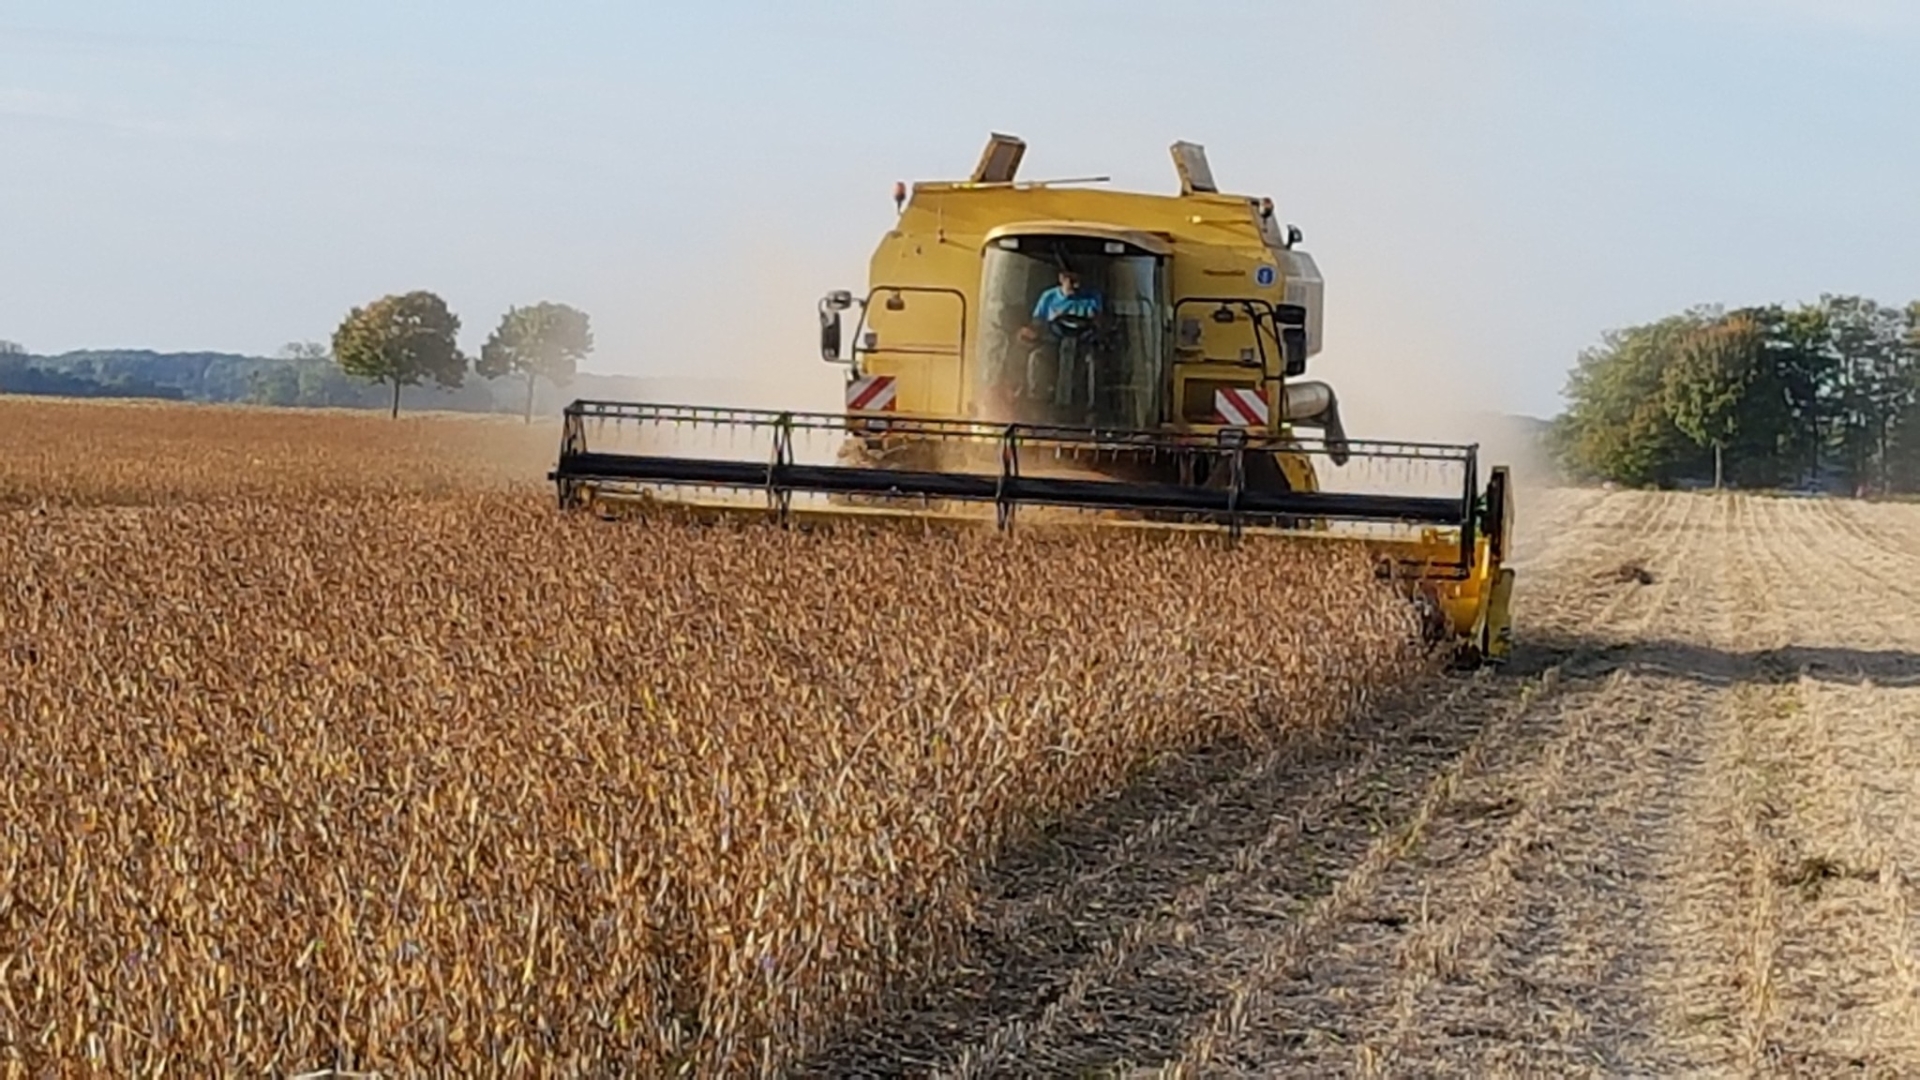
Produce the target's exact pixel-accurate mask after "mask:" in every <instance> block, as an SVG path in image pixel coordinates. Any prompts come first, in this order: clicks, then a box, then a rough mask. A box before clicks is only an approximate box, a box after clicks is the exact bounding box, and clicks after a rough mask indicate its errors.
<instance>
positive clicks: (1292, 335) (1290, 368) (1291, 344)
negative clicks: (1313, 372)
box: [1280, 326, 1307, 378]
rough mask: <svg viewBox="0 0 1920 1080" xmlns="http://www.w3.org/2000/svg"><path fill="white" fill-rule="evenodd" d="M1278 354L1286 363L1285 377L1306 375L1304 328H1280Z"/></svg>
mask: <svg viewBox="0 0 1920 1080" xmlns="http://www.w3.org/2000/svg"><path fill="white" fill-rule="evenodd" d="M1280 353H1281V355H1282V356H1284V357H1285V358H1286V361H1287V367H1286V372H1287V377H1288V378H1293V377H1294V376H1296V375H1305V374H1306V373H1307V328H1306V327H1304V326H1283V327H1281V328H1280Z"/></svg>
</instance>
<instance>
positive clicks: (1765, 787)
mask: <svg viewBox="0 0 1920 1080" xmlns="http://www.w3.org/2000/svg"><path fill="white" fill-rule="evenodd" d="M1521 512H1522V515H1523V521H1524V523H1525V529H1524V532H1525V534H1526V535H1525V536H1523V538H1522V542H1521V543H1520V545H1519V550H1518V551H1517V552H1516V559H1515V565H1516V567H1517V569H1518V571H1519V574H1520V591H1519V595H1518V596H1517V598H1516V620H1517V632H1518V635H1519V638H1520V640H1521V641H1522V642H1523V643H1524V645H1523V647H1522V649H1521V650H1520V652H1519V653H1518V655H1517V656H1516V658H1515V661H1514V663H1513V664H1512V665H1510V666H1509V667H1508V668H1507V669H1506V670H1504V671H1502V672H1499V673H1479V674H1476V675H1473V676H1469V677H1453V678H1449V679H1445V680H1436V681H1435V682H1434V683H1433V684H1432V685H1431V686H1428V687H1426V688H1424V690H1423V691H1422V692H1421V693H1419V694H1416V695H1413V696H1412V697H1410V698H1409V699H1408V700H1406V701H1403V702H1401V703H1399V704H1397V705H1396V706H1394V707H1393V708H1390V709H1386V710H1383V711H1381V712H1380V713H1378V714H1377V715H1374V716H1372V717H1369V718H1368V719H1367V720H1365V721H1364V722H1363V723H1361V724H1359V725H1357V726H1355V727H1353V728H1351V729H1349V730H1347V731H1345V732H1343V733H1341V734H1340V735H1339V736H1337V737H1334V738H1330V739H1327V740H1325V741H1322V742H1320V743H1318V744H1316V745H1311V746H1293V747H1289V748H1287V749H1285V750H1282V751H1280V752H1278V753H1275V754H1272V755H1271V756H1268V757H1265V758H1263V759H1261V760H1257V761H1253V760H1249V759H1248V757H1247V756H1246V755H1235V754H1232V753H1229V752H1224V751H1223V752H1221V753H1220V754H1219V755H1218V756H1217V757H1216V758H1214V759H1210V760H1193V761H1187V762H1184V763H1182V764H1181V765H1180V766H1179V767H1177V768H1173V769H1170V770H1168V771H1167V772H1166V773H1165V774H1163V775H1161V776H1158V777H1156V778H1155V780H1154V781H1153V782H1151V783H1149V784H1146V785H1144V786H1142V787H1141V788H1139V789H1137V790H1134V791H1130V792H1128V793H1126V794H1125V795H1124V796H1122V797H1120V798H1118V799H1116V800H1114V801H1112V802H1111V803H1109V804H1106V805H1104V806H1103V807H1101V808H1100V809H1099V810H1098V811H1097V812H1095V813H1093V814H1090V815H1088V816H1087V817H1086V818H1085V819H1083V820H1079V821H1076V822H1073V823H1071V824H1070V825H1068V826H1066V827H1064V828H1062V829H1061V830H1059V831H1058V832H1057V833H1056V834H1054V835H1053V836H1051V837H1050V838H1049V839H1048V841H1047V842H1046V843H1045V844H1043V845H1041V846H1038V847H1036V848H1034V849H1032V850H1028V851H1024V852H1021V853H1019V854H1018V855H1017V856H1016V857H1014V858H1012V859H1010V860H1007V861H1006V862H1005V863H1004V864H1003V865H1002V866H1000V867H999V868H998V869H997V870H996V871H995V877H994V880H993V881H992V882H991V890H990V892H991V897H990V900H989V903H988V905H987V908H986V910H985V912H984V915H985V916H986V917H985V919H984V928H983V929H982V931H981V932H980V933H979V935H978V936H977V938H976V940H975V941H974V945H975V950H974V951H975V955H974V957H973V959H972V960H971V961H970V962H969V963H968V964H966V965H964V966H963V967H961V968H959V969H958V970H956V971H955V972H954V973H953V975H952V978H951V979H950V980H949V981H948V982H947V983H945V984H944V985H942V986H941V987H940V988H938V989H937V990H936V991H935V992H934V993H932V994H931V995H929V996H928V997H927V998H926V999H925V1000H923V1001H920V1002H918V1003H917V1004H916V1005H915V1006H914V1007H913V1008H911V1009H909V1010H906V1011H903V1012H901V1013H898V1014H895V1015H892V1016H889V1017H885V1018H881V1019H880V1020H879V1021H877V1022H875V1023H873V1024H870V1025H867V1026H866V1027H863V1028H862V1029H861V1031H860V1032H858V1033H856V1034H855V1035H853V1036H852V1037H850V1038H849V1039H847V1040H845V1041H843V1042H841V1043H839V1044H837V1045H834V1046H832V1047H830V1048H828V1049H827V1050H826V1051H825V1052H824V1053H822V1054H821V1055H820V1056H819V1057H818V1058H816V1059H815V1060H814V1061H813V1062H812V1064H811V1067H810V1069H809V1070H808V1072H809V1074H810V1075H833V1076H850V1075H942V1076H955V1077H974V1076H1030V1075H1047V1076H1131V1075H1141V1076H1152V1075H1184V1076H1216V1075H1218V1076H1315V1077H1318V1076H1368V1075H1386V1076H1430V1075H1459V1076H1476V1077H1480V1076H1506V1075H1529V1076H1530V1075H1551V1076H1577V1075H1595V1076H1678V1075H1685V1076H1701V1075H1705V1076H1721V1075H1730V1076H1751V1075H1769V1076H1772V1075H1783V1076H1786V1075H1791V1076H1841V1075H1849V1076H1851V1075H1867V1076H1916V1075H1920V916H1917V915H1916V908H1920V655H1917V654H1916V651H1915V650H1916V649H1920V507H1907V506H1892V505H1875V504H1867V503H1856V502H1842V501H1827V500H1810V499H1807V500H1803V499H1776V498H1765V497H1756V496H1746V495H1729V496H1719V497H1716V496H1712V495H1706V494H1679V493H1641V492H1601V491H1595V490H1560V491H1551V492H1542V493H1538V494H1536V495H1534V496H1533V497H1532V498H1531V499H1530V500H1529V501H1528V503H1527V504H1526V505H1525V506H1524V507H1523V508H1522V511H1521Z"/></svg>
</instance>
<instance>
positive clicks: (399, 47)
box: [0, 0, 1920, 435]
mask: <svg viewBox="0 0 1920 1080" xmlns="http://www.w3.org/2000/svg"><path fill="white" fill-rule="evenodd" d="M1203 11H1204V12H1205V14H1200V12H1203ZM990 130H1001V131H1010V132H1014V133H1017V134H1020V135H1022V136H1024V137H1025V138H1026V139H1027V140H1028V141H1029V143H1030V144H1031V150H1030V152H1029V154H1028V157H1027V164H1026V166H1025V170H1024V173H1025V175H1028V176H1034V177H1039V176H1049V175H1052V176H1060V175H1085V174H1089V173H1106V174H1111V175H1112V176H1113V177H1114V178H1115V180H1116V182H1118V183H1120V184H1123V185H1126V186H1137V187H1145V188H1151V189H1159V190H1170V189H1171V188H1172V186H1173V184H1174V178H1173V171H1172V166H1171V164H1170V163H1169V161H1168V159H1167V152H1166V148H1167V144H1169V143H1170V142H1172V141H1174V140H1176V139H1183V138H1184V139H1192V140H1195V141H1198V142H1202V143H1204V144H1206V146H1207V147H1208V149H1209V152H1210V154H1211V156H1212V158H1213V163H1214V170H1215V173H1216V175H1217V176H1218V177H1219V178H1220V180H1221V182H1222V184H1223V186H1225V187H1228V188H1230V189H1234V190H1240V191H1244V192H1247V193H1251V194H1270V195H1272V196H1273V197H1274V199H1275V201H1276V203H1277V204H1278V206H1279V208H1280V214H1281V216H1282V217H1284V218H1285V219H1287V220H1290V221H1293V222H1296V223H1298V224H1299V225H1300V226H1301V227H1302V229H1303V230H1304V231H1305V234H1306V239H1307V247H1308V249H1309V250H1311V251H1313V252H1314V253H1315V255H1316V256H1317V257H1318V258H1319V260H1320V262H1321V266H1322V269H1323V270H1324V271H1325V273H1326V274H1327V277H1328V293H1329V295H1328V318H1329V325H1328V329H1327V352H1326V353H1325V354H1324V355H1323V358H1322V361H1321V362H1319V363H1318V364H1317V365H1316V368H1315V374H1316V375H1318V376H1320V377H1324V378H1326V379H1328V380H1330V381H1332V382H1333V383H1335V385H1336V386H1340V387H1342V388H1343V390H1344V391H1345V392H1346V393H1347V394H1348V396H1349V398H1350V399H1357V400H1358V401H1359V405H1358V406H1357V408H1358V409H1359V410H1360V411H1361V413H1362V415H1370V416H1371V417H1372V418H1374V419H1376V420H1379V421H1381V422H1382V423H1384V422H1386V420H1387V418H1388V416H1389V413H1391V412H1394V411H1396V410H1395V408H1393V407H1390V406H1389V405H1387V404H1385V402H1387V401H1389V400H1392V401H1398V402H1405V401H1408V400H1415V401H1436V400H1441V399H1442V398H1444V399H1445V400H1447V401H1449V402H1451V403H1453V404H1456V405H1472V404H1485V405H1487V406H1491V407H1500V408H1508V409H1515V410H1521V411H1527V412H1531V413H1534V414H1536V415H1545V414H1549V413H1552V412H1554V411H1556V410H1557V409H1558V408H1559V391H1560V389H1561V386H1562V385H1563V382H1564V378H1565V371H1566V369H1567V366H1568V365H1569V364H1570V363H1571V362H1572V360H1573V358H1574V356H1575V354H1576V353H1577V352H1578V351H1579V350H1580V349H1581V348H1583V347H1584V346H1587V345H1589V344H1591V343H1592V342H1594V341H1595V340H1596V339H1597V338H1598V336H1599V335H1600V333H1601V332H1602V331H1603V330H1605V329H1607V328H1608V327H1612V326H1618V325H1621V324H1625V323H1629V322H1632V321H1637V320H1642V319H1648V318H1652V317H1656V316H1659V315H1661V314H1664V313H1666V312H1669V311H1672V310H1675V309H1678V308H1681V307H1684V306H1686V305H1689V304H1693V303H1698V302H1707V301H1726V302H1748V301H1767V300H1780V301H1795V300H1800V299H1812V298H1815V297H1817V296H1818V295H1819V294H1820V293H1821V292H1822V291H1856V292H1862V293H1866V294H1869V295H1872V296H1875V297H1878V298H1880V299H1882V300H1885V301H1888V302H1903V303H1904V302H1906V301H1908V300H1911V299H1916V298H1920V3H1909V2H1906V0H1885V2H1876V0H1744V2H1740V0H1595V2H1591V3H1584V2H1583V3H1572V2H1566V3H1554V2H1549V0H1486V2H1475V0H1457V2H1422V3H1415V2H1400V3H1389V2H1372V3H1369V2H1360V0H1354V2H1345V0H1343V2H1340V3H1332V2H1320V3H1311V4H1309V3H1305V2H1278V0H1274V2H1245V3H1210V4H1203V3H1193V4H1173V3H1168V2H1165V0H1155V2H1151V3H1139V2H1131V0H1107V2H1104V3H1077V2H1076V3H1050V4H1045V5H1041V4H1034V3H1022V4H1016V3H1012V2H1007V0H972V2H968V3H944V4H924V3H912V2H908V0H891V2H887V3H851V2H849V3H834V4H828V3H799V2H794V3H782V4H774V3H745V2H720V0H707V2H702V3H697V4H696V3H684V4H671V5H669V4H657V3H656V4H640V3H630V2H629V3H614V2H595V3H586V2H574V3H555V4H532V3H518V4H507V3H498V2H480V0H467V2H463V3H457V4H456V3H439V4H429V3H399V2H393V0H386V2H378V3H376V2H372V0H335V2H332V3H328V4H307V5H293V4H284V3H271V4H269V3H261V2H259V0H252V2H247V3H242V2H239V0H225V2H220V0H169V2H168V3H165V4H155V3H151V2H140V3H135V2H131V0H127V2H111V3H110V2H96V0H58V2H56V0H0V338H10V339H14V340H17V341H20V342H22V343H23V344H25V345H26V346H27V347H28V348H29V349H32V350H34V351H38V352H57V351H61V350H66V349H72V348H84V347H121V346H124V347H150V348H159V349H202V348H204V349H221V350H233V351H243V352H254V353H265V352H269V351H271V350H273V349H275V348H277V347H278V346H279V345H281V344H282V343H283V342H286V341H289V340H295V339H310V340H325V339H326V338H327V337H328V336H329V335H330V334H331V332H332V329H333V327H334V325H335V324H336V323H337V322H338V320H339V318H340V316H341V315H342V314H343V313H344V311H345V310H346V309H347V308H348V307H349V306H350V305H352V304H355V303H359V302H364V301H365V300H368V299H370V298H372V297H374V296H377V295H379V294H381V293H383V292H388V291H394V290H402V289H408V288H431V289H434V290H436V291H438V292H440V293H441V295H443V296H445V297H446V298H447V299H448V301H449V302H450V303H451V304H452V305H453V306H454V308H455V309H456V311H458V312H459V313H460V314H461V315H462V316H463V318H464V320H465V324H466V325H465V333H464V335H463V337H464V339H465V340H466V342H467V344H468V345H469V346H470V347H471V346H477V344H478V342H479V341H480V340H482V339H483V338H484V336H485V334H486V332H487V330H488V329H490V328H491V326H492V324H493V323H494V321H495V320H496V319H497V318H498V317H499V314H500V312H501V311H502V310H503V309H504V308H505V307H506V306H507V305H508V304H511V303H516V302H530V301H533V300H537V299H555V300H564V301H568V302H571V303H574V304H577V305H579V306H582V307H584V308H586V309H588V310H589V311H590V312H591V313H592V315H593V317H594V319H595V322H596V325H597V328H598V332H599V339H600V349H599V352H598V355H597V356H596V357H595V359H594V361H593V362H592V363H591V364H590V366H592V367H595V368H598V369H600V370H607V371H619V372H628V373H634V374H646V373H673V374H687V373H726V372H754V373H772V372H778V373H779V374H780V377H782V378H795V379H800V380H803V381H806V382H807V385H808V386H809V387H815V388H817V387H818V386H820V385H828V386H830V385H831V380H832V379H833V378H834V377H835V374H834V372H833V371H832V370H831V369H824V368H823V367H822V365H820V364H819V362H818V361H817V359H815V358H814V354H813V352H812V348H811V337H812V334H813V326H814V315H813V309H812V301H813V299H814V298H815V297H817V296H818V295H819V294H820V293H821V292H823V291H825V290H827V289H829V288H833V287H841V286H846V287H852V286H857V285H859V284H860V283H861V280H862V277H863V274H864V270H865V260H866V256H867V252H868V250H869V249H870V247H871V245H872V244H873V242H874V241H875V240H876V239H877V237H878V233H879V231H880V230H882V229H884V228H885V227H886V224H887V222H888V221H889V219H890V218H891V216H892V206H891V202H890V199H889V196H888V192H889V188H890V187H891V185H892V183H893V181H894V180H896V179H908V180H912V179H916V178H939V177H952V176H956V175H961V174H964V173H965V172H966V171H967V169H968V168H969V167H970V166H971V165H972V163H973V160H974V158H975V157H976V155H977V154H978V152H979V149H980V145H981V142H982V140H983V139H984V138H985V136H986V134H987V132H988V131H990ZM769 377H771V376H769ZM1369 408H1370V409H1372V410H1373V411H1372V413H1371V414H1368V413H1366V410H1367V409H1369ZM1366 433H1367V434H1382V435H1384V434H1391V433H1392V432H1390V431H1367V432H1366Z"/></svg>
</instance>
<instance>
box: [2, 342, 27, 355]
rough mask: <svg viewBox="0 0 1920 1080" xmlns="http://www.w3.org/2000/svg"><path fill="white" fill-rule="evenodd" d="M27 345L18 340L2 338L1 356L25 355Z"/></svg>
mask: <svg viewBox="0 0 1920 1080" xmlns="http://www.w3.org/2000/svg"><path fill="white" fill-rule="evenodd" d="M25 355H27V350H26V347H25V346H23V345H21V344H20V343H19V342H17V341H5V340H0V356H25Z"/></svg>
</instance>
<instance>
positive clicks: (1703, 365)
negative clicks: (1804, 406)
mask: <svg viewBox="0 0 1920 1080" xmlns="http://www.w3.org/2000/svg"><path fill="white" fill-rule="evenodd" d="M1676 345H1677V347H1676V348H1675V349H1674V352H1673V355H1672V356H1671V357H1669V358H1668V360H1667V362H1666V364H1665V365H1664V367H1665V370H1664V371H1663V372H1662V374H1661V380H1662V386H1663V389H1664V391H1665V394H1666V407H1667V415H1669V416H1671V417H1672V418H1673V423H1674V426H1675V427H1677V428H1679V429H1680V430H1681V431H1683V432H1685V433H1686V435H1687V437H1688V438H1690V439H1692V440H1693V441H1694V443H1695V444H1696V445H1699V446H1703V447H1711V448H1712V449H1713V486H1714V490H1716V491H1717V490H1719V488H1720V486H1721V482H1722V479H1723V477H1724V475H1725V467H1724V457H1725V453H1726V448H1727V445H1728V444H1729V443H1730V442H1732V441H1733V440H1734V438H1735V437H1736V436H1738V435H1740V434H1741V433H1742V428H1743V425H1744V426H1746V427H1760V426H1761V424H1758V423H1751V422H1749V421H1752V420H1758V419H1759V418H1758V417H1754V416H1753V415H1752V414H1753V413H1754V412H1755V409H1754V408H1753V405H1754V402H1753V401H1752V398H1753V396H1754V395H1753V390H1754V388H1755V386H1756V385H1758V384H1760V383H1762V382H1763V381H1767V380H1765V374H1766V373H1765V369H1764V367H1763V363H1764V351H1763V343H1762V339H1761V336H1760V328H1759V325H1758V324H1757V323H1756V322H1755V321H1754V319H1753V317H1752V316H1751V315H1750V314H1746V313H1735V314H1732V315H1728V316H1725V317H1723V318H1720V319H1716V320H1714V321H1712V322H1709V323H1706V324H1704V325H1701V326H1697V327H1695V328H1693V329H1692V330H1691V331H1689V332H1688V333H1687V334H1686V335H1685V336H1684V337H1682V338H1681V339H1679V341H1678V342H1677V343H1676Z"/></svg>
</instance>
